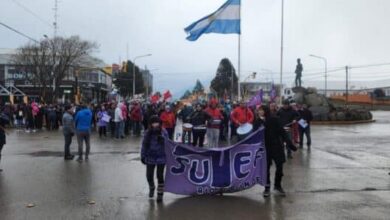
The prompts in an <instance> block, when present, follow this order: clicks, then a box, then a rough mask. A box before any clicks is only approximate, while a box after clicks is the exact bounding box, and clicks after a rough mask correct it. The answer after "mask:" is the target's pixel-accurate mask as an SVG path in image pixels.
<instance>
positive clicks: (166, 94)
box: [163, 90, 172, 101]
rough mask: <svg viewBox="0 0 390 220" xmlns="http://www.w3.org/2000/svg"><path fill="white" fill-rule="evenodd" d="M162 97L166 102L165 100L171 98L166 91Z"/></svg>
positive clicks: (169, 93)
mask: <svg viewBox="0 0 390 220" xmlns="http://www.w3.org/2000/svg"><path fill="white" fill-rule="evenodd" d="M163 97H164V101H166V100H167V99H169V98H172V94H171V92H170V91H169V90H168V91H166V92H164V94H163Z"/></svg>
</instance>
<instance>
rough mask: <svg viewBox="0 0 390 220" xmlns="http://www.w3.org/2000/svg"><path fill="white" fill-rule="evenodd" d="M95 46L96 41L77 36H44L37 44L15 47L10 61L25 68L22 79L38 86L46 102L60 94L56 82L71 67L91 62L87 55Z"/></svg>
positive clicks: (53, 100)
mask: <svg viewBox="0 0 390 220" xmlns="http://www.w3.org/2000/svg"><path fill="white" fill-rule="evenodd" d="M97 48H98V46H97V44H96V43H92V42H89V41H84V40H81V39H80V38H79V37H78V36H72V37H69V38H63V37H56V38H54V39H48V38H46V39H44V40H42V41H41V42H40V43H39V44H28V45H25V46H23V47H21V48H19V49H18V52H17V54H16V55H15V56H14V57H13V61H14V64H15V65H20V66H25V67H26V68H27V70H28V71H26V73H25V79H26V80H28V81H30V82H31V83H32V84H34V85H36V86H39V88H40V93H41V96H42V98H43V99H44V100H45V101H46V102H55V101H56V100H57V98H58V97H59V95H60V85H61V84H62V82H63V80H64V78H65V77H66V75H67V74H70V71H71V70H72V67H75V68H77V67H80V66H81V67H93V65H95V63H94V62H93V61H94V59H91V54H92V53H93V52H94V51H95V50H96V49H97ZM49 92H50V93H49Z"/></svg>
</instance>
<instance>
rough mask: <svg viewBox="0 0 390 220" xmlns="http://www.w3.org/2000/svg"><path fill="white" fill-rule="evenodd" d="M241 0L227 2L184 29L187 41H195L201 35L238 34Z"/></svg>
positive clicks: (239, 30)
mask: <svg viewBox="0 0 390 220" xmlns="http://www.w3.org/2000/svg"><path fill="white" fill-rule="evenodd" d="M240 7H241V0H228V1H227V2H226V3H225V4H223V5H222V6H221V7H220V8H219V9H218V10H217V11H216V12H214V13H212V14H211V15H208V16H206V17H204V18H202V19H200V20H199V21H197V22H195V23H193V24H191V25H190V26H188V27H187V28H185V29H184V30H185V32H186V33H187V34H189V36H188V37H187V40H189V41H196V40H197V39H198V38H199V37H200V36H201V35H202V34H208V33H220V34H235V33H236V34H240V33H241V27H240V22H241V18H240Z"/></svg>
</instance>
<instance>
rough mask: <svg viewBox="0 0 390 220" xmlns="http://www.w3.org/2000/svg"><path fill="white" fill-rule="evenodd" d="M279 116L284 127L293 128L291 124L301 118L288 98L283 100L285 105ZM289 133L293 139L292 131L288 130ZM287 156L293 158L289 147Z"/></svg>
mask: <svg viewBox="0 0 390 220" xmlns="http://www.w3.org/2000/svg"><path fill="white" fill-rule="evenodd" d="M277 116H278V117H279V122H280V124H281V125H282V127H283V128H287V129H291V125H292V124H293V123H296V122H297V119H298V118H299V114H298V112H296V111H295V110H294V109H292V108H291V106H290V101H288V100H285V101H284V102H283V107H282V108H280V109H279V111H278V113H277ZM287 135H288V136H289V138H290V139H291V132H288V133H287ZM287 157H288V158H290V159H291V158H292V153H291V150H290V149H289V148H287Z"/></svg>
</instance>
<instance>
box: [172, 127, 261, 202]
mask: <svg viewBox="0 0 390 220" xmlns="http://www.w3.org/2000/svg"><path fill="white" fill-rule="evenodd" d="M165 152H166V157H167V163H166V165H167V167H166V176H165V191H166V192H171V193H175V194H181V195H210V194H217V193H221V192H223V193H232V192H237V191H241V190H245V189H248V188H251V187H252V186H254V185H256V184H260V185H263V186H264V185H265V183H266V175H267V156H266V151H265V146H264V128H260V129H259V130H257V131H255V132H253V133H252V134H251V135H250V136H248V137H247V138H246V139H244V140H243V141H241V142H239V143H237V144H235V145H233V146H229V147H223V148H209V149H207V148H199V147H193V146H189V145H185V144H181V143H175V142H172V141H170V140H166V147H165Z"/></svg>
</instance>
